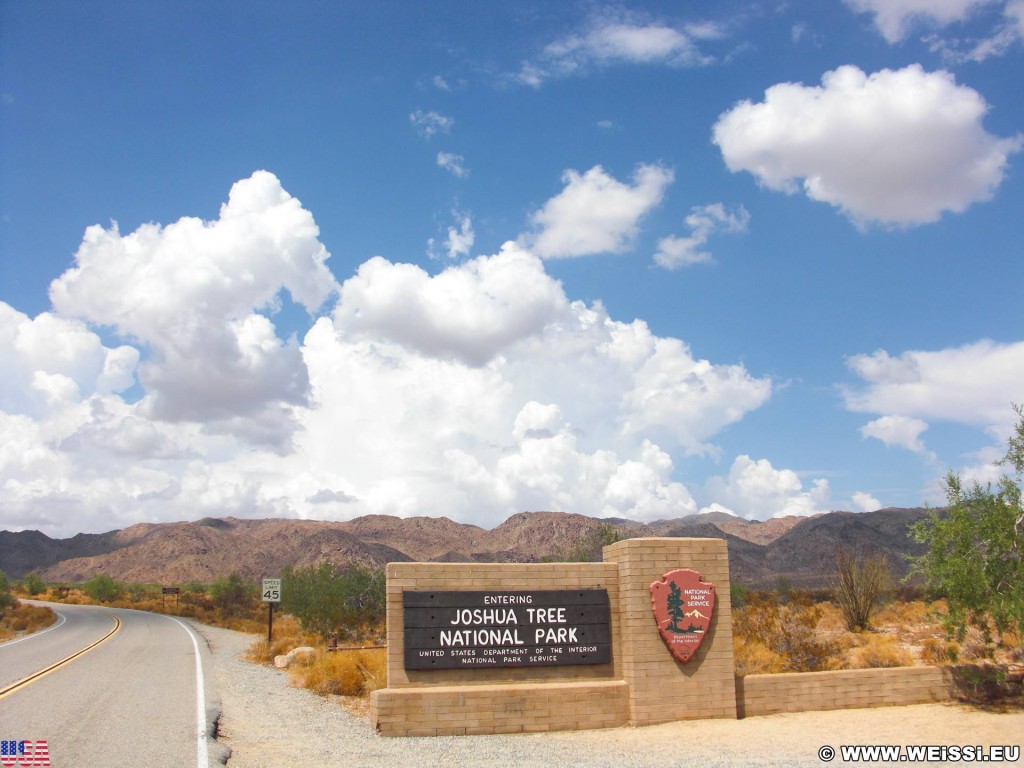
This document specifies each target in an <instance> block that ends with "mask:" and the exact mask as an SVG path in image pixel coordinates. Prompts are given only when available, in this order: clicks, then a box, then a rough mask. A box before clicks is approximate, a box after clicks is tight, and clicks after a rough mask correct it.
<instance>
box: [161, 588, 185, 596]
mask: <svg viewBox="0 0 1024 768" xmlns="http://www.w3.org/2000/svg"><path fill="white" fill-rule="evenodd" d="M163 593H164V594H165V595H177V594H180V593H181V587H164V591H163Z"/></svg>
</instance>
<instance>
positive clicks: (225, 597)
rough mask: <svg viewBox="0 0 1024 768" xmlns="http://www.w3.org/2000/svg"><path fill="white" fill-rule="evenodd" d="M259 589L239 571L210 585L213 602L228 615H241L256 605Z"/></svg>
mask: <svg viewBox="0 0 1024 768" xmlns="http://www.w3.org/2000/svg"><path fill="white" fill-rule="evenodd" d="M256 594H257V589H256V585H255V584H248V583H246V582H245V581H243V580H242V577H241V576H239V575H238V574H237V573H232V574H231V575H229V576H228V577H227V578H220V579H217V580H216V581H215V582H213V583H212V584H211V585H210V598H211V599H212V600H213V604H214V605H215V606H216V607H217V608H219V609H220V610H221V611H223V612H224V614H225V615H226V616H241V615H243V614H245V613H248V612H249V611H251V610H252V609H253V608H255V607H256Z"/></svg>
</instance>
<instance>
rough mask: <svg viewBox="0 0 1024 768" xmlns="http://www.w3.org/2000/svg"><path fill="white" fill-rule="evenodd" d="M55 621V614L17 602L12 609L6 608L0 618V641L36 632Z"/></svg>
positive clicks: (48, 610)
mask: <svg viewBox="0 0 1024 768" xmlns="http://www.w3.org/2000/svg"><path fill="white" fill-rule="evenodd" d="M56 620H57V614H56V613H54V612H53V610H52V609H50V608H47V607H45V606H38V605H28V604H27V603H22V602H19V603H18V605H17V606H15V607H14V608H7V609H6V610H4V611H3V616H2V618H0V641H3V640H10V639H11V638H12V637H17V636H18V635H23V634H28V633H30V632H38V631H39V630H40V629H45V628H46V627H48V626H50V625H51V624H53V622H55V621H56Z"/></svg>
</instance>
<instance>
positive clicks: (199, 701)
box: [167, 616, 210, 768]
mask: <svg viewBox="0 0 1024 768" xmlns="http://www.w3.org/2000/svg"><path fill="white" fill-rule="evenodd" d="M167 618H169V619H171V620H172V621H176V622H178V624H180V625H181V628H182V629H184V630H185V631H186V632H188V636H189V638H190V639H191V640H192V647H193V648H194V649H195V651H196V718H197V722H198V741H197V743H196V765H197V767H198V768H209V765H210V757H209V751H208V748H207V746H206V687H205V686H204V685H203V660H202V659H201V658H200V657H199V642H198V641H197V640H196V636H195V633H194V632H193V631H192V629H191V627H189V626H188V625H187V624H186V623H185V622H183V621H181V620H179V619H176V618H175V617H174V616H168V617H167Z"/></svg>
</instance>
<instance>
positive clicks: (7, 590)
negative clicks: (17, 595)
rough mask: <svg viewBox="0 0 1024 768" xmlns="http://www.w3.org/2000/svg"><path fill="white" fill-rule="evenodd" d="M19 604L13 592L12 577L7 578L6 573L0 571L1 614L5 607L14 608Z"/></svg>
mask: <svg viewBox="0 0 1024 768" xmlns="http://www.w3.org/2000/svg"><path fill="white" fill-rule="evenodd" d="M17 604H18V601H17V600H15V599H14V595H12V594H11V581H10V579H8V578H7V574H6V573H4V572H3V571H0V615H2V614H3V611H4V609H5V608H13V607H14V606H15V605H17Z"/></svg>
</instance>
